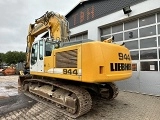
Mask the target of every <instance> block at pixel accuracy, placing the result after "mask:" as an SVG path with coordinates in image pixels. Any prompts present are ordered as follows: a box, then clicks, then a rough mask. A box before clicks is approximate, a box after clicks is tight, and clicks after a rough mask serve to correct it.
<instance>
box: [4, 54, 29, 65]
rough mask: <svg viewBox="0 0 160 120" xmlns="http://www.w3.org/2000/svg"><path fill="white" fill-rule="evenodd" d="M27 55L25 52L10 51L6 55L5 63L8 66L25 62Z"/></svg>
mask: <svg viewBox="0 0 160 120" xmlns="http://www.w3.org/2000/svg"><path fill="white" fill-rule="evenodd" d="M25 58H26V57H25V53H24V52H17V51H13V52H11V51H8V52H7V53H6V54H5V62H6V63H8V64H16V63H18V62H23V61H25Z"/></svg>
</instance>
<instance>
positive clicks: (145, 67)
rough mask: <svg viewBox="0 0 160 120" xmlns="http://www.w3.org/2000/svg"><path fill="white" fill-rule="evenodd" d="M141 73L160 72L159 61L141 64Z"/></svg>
mask: <svg viewBox="0 0 160 120" xmlns="http://www.w3.org/2000/svg"><path fill="white" fill-rule="evenodd" d="M140 64H141V71H158V62H157V61H145V62H141V63H140Z"/></svg>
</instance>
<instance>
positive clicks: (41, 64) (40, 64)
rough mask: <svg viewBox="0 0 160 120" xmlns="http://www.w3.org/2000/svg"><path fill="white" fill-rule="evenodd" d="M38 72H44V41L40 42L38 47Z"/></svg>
mask: <svg viewBox="0 0 160 120" xmlns="http://www.w3.org/2000/svg"><path fill="white" fill-rule="evenodd" d="M38 47H39V49H38V58H37V72H44V41H43V40H40V41H39V45H38Z"/></svg>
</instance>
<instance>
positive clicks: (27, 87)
mask: <svg viewBox="0 0 160 120" xmlns="http://www.w3.org/2000/svg"><path fill="white" fill-rule="evenodd" d="M23 90H24V91H25V92H27V91H29V84H25V85H24V87H23Z"/></svg>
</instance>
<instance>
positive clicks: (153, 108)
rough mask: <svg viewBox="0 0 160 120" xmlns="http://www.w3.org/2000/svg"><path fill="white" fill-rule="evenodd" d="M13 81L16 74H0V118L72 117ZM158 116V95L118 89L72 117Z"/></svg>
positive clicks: (129, 119)
mask: <svg viewBox="0 0 160 120" xmlns="http://www.w3.org/2000/svg"><path fill="white" fill-rule="evenodd" d="M17 80H18V76H0V89H1V88H3V92H5V94H0V120H8V119H9V120H73V119H72V118H69V117H67V116H65V115H63V114H62V113H59V112H58V111H56V110H55V109H53V107H51V106H48V105H46V104H43V103H40V102H36V101H34V100H32V99H30V98H27V97H26V96H24V95H23V94H18V90H17V88H18V85H17ZM8 86H9V87H8ZM8 89H9V90H8ZM15 91H16V92H15ZM0 92H1V91H0ZM12 92H13V93H14V94H12ZM18 96H19V97H18ZM6 97H7V98H6ZM13 99H14V102H13ZM7 100H8V101H12V102H7ZM4 101H5V102H4ZM7 103H8V104H7ZM13 106H14V107H13ZM5 108H7V109H5ZM13 108H14V109H13ZM7 110H8V111H7ZM159 119H160V97H155V96H149V95H141V94H137V93H130V92H124V91H120V93H119V95H118V97H117V98H116V99H115V100H113V101H106V100H104V99H100V98H97V97H94V98H93V108H92V109H91V111H90V112H88V113H87V114H85V115H83V116H81V117H79V118H77V119H76V120H159Z"/></svg>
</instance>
